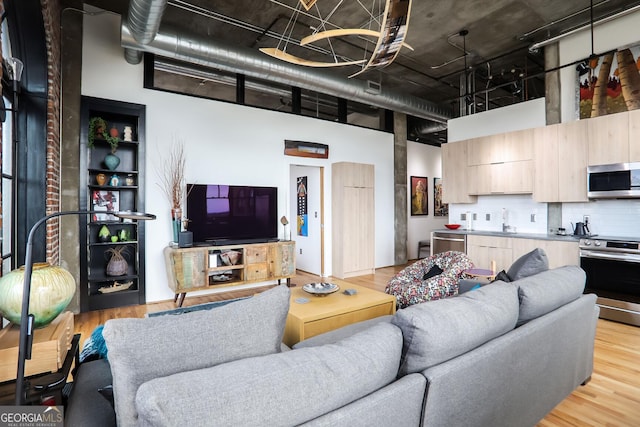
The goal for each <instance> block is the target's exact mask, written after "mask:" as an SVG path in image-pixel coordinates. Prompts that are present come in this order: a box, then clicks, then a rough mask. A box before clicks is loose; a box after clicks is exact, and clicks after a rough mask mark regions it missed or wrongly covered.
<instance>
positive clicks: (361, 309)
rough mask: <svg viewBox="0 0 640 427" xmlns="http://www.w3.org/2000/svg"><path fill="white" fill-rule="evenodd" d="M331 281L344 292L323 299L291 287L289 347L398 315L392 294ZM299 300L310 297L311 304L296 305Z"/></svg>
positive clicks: (286, 330)
mask: <svg viewBox="0 0 640 427" xmlns="http://www.w3.org/2000/svg"><path fill="white" fill-rule="evenodd" d="M328 281H329V282H331V283H335V284H336V285H338V286H340V290H339V291H338V292H335V293H333V294H330V295H327V296H323V297H319V296H315V295H311V294H308V293H307V292H305V291H303V290H302V286H298V287H296V288H291V302H290V305H289V315H288V316H287V324H286V326H285V329H284V338H283V340H282V341H283V342H284V343H285V344H286V345H288V346H289V347H291V346H292V345H294V344H296V343H298V342H300V341H302V340H304V339H307V338H311V337H313V336H316V335H319V334H322V333H324V332H328V331H331V330H334V329H338V328H340V327H342V326H346V325H349V324H351V323H356V322H360V321H363V320H368V319H373V318H374V317H380V316H384V315H387V314H394V313H395V312H396V298H395V297H394V296H392V295H388V294H385V293H384V292H379V291H374V290H372V289H369V288H365V287H363V286H357V285H352V284H351V283H346V282H343V281H340V280H335V279H331V280H328ZM346 289H355V290H356V291H357V292H356V294H355V295H345V294H344V291H345V290H346ZM299 298H306V299H307V300H309V302H307V303H304V304H301V303H299V302H296V300H298V299H299Z"/></svg>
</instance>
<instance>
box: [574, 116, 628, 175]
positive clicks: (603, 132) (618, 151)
mask: <svg viewBox="0 0 640 427" xmlns="http://www.w3.org/2000/svg"><path fill="white" fill-rule="evenodd" d="M585 121H586V123H587V127H588V141H589V165H607V164H610V163H627V162H628V161H629V113H626V112H625V113H617V114H608V115H606V116H602V117H594V118H591V119H586V120H585Z"/></svg>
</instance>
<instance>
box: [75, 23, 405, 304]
mask: <svg viewBox="0 0 640 427" xmlns="http://www.w3.org/2000/svg"><path fill="white" fill-rule="evenodd" d="M119 29H120V18H119V16H115V15H110V14H105V15H99V16H85V18H84V33H83V70H82V94H83V95H89V96H96V97H101V98H108V99H115V100H120V101H126V102H134V103H139V104H145V105H146V106H147V110H146V114H147V115H146V118H147V123H146V132H147V139H146V141H145V142H146V149H147V151H146V161H147V165H146V173H145V178H146V183H147V184H146V192H145V204H146V206H145V210H146V211H147V212H151V213H154V214H156V215H157V216H158V219H157V220H156V221H152V222H148V223H147V224H146V227H147V228H146V229H147V241H146V263H147V264H146V265H147V271H146V273H147V278H146V286H147V295H146V297H147V301H148V302H152V301H158V300H166V299H169V298H172V297H173V294H172V293H171V291H170V290H169V288H168V286H167V279H166V274H165V265H164V260H163V258H162V249H163V248H164V247H165V246H166V245H167V244H168V243H169V241H170V240H171V227H170V223H169V216H170V213H169V204H168V202H167V200H166V198H165V197H164V195H163V194H162V192H161V191H160V189H159V187H158V186H157V185H156V183H157V182H158V178H157V173H156V170H157V165H159V164H160V161H161V159H162V158H163V154H164V153H167V152H168V150H169V149H170V147H171V145H172V144H173V143H174V142H175V140H176V139H181V140H183V141H184V142H185V145H186V148H187V150H186V153H187V156H186V157H187V173H186V179H187V181H189V182H198V183H219V184H222V183H228V184H252V185H265V186H276V187H278V191H279V201H278V217H280V216H282V215H288V212H289V206H288V204H289V202H288V200H289V194H288V191H289V190H288V188H289V187H288V184H289V170H290V165H291V164H298V165H310V166H324V167H325V171H327V173H326V174H325V200H331V174H330V170H331V163H333V162H338V161H352V162H362V163H370V164H373V165H374V166H375V171H376V172H375V174H376V175H375V179H376V192H375V204H376V205H375V206H376V230H375V233H376V267H382V266H388V265H392V264H393V263H394V248H393V244H391V243H390V242H393V235H394V207H393V203H392V202H391V201H392V200H393V197H394V193H393V135H391V134H388V133H384V132H379V131H374V130H371V129H364V128H358V127H353V126H347V125H342V124H339V123H333V122H329V121H323V120H316V119H312V118H308V117H301V116H295V115H292V114H285V113H278V112H274V111H266V110H261V109H257V108H251V107H244V106H239V105H235V104H229V103H223V102H217V101H211V100H205V99H198V98H193V97H188V96H181V95H176V94H170V93H165V92H160V91H154V90H146V89H143V87H142V75H143V65H142V64H139V65H136V66H134V65H130V64H128V63H127V62H126V61H125V60H124V56H123V49H122V48H121V47H120V31H119ZM285 139H292V140H300V141H311V142H319V143H323V144H328V145H329V149H330V157H329V159H326V160H325V159H305V158H300V157H290V156H284V154H283V153H284V140H285ZM325 214H326V222H325V249H326V250H325V254H324V256H325V262H326V268H327V271H326V273H327V274H330V273H331V205H330V203H329V204H326V205H325ZM280 230H282V228H280ZM280 232H281V233H282V231H280ZM281 237H284V236H281Z"/></svg>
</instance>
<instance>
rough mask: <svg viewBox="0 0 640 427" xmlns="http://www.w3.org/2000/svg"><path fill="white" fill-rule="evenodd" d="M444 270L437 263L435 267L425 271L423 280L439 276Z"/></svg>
mask: <svg viewBox="0 0 640 427" xmlns="http://www.w3.org/2000/svg"><path fill="white" fill-rule="evenodd" d="M442 272H443V270H442V269H441V268H440V267H438V265H437V264H436V265H434V266H433V267H431V268H430V269H429V271H427V272H426V273H424V276H422V280H429V279H430V278H432V277H434V276H439V275H440V274H442Z"/></svg>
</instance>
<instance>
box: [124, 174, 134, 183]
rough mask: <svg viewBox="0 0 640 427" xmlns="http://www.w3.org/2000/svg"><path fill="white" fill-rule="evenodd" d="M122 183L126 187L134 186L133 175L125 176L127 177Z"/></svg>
mask: <svg viewBox="0 0 640 427" xmlns="http://www.w3.org/2000/svg"><path fill="white" fill-rule="evenodd" d="M124 183H125V184H126V185H128V186H132V185H135V184H136V181H135V179H133V174H132V173H130V174H127V177H126V178H125V179H124Z"/></svg>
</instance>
